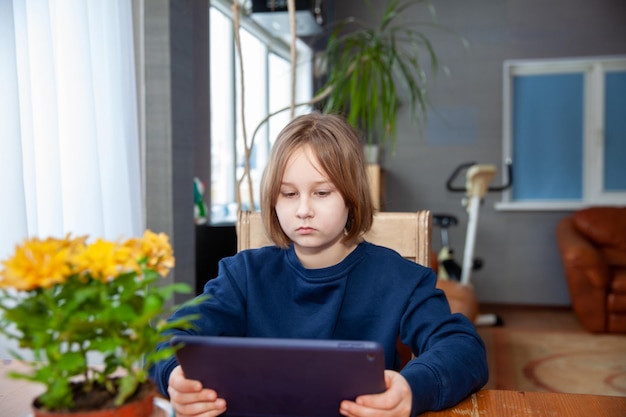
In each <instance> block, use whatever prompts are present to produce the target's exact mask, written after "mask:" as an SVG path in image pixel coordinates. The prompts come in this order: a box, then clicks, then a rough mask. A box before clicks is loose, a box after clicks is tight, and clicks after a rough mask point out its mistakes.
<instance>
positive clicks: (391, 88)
mask: <svg viewBox="0 0 626 417" xmlns="http://www.w3.org/2000/svg"><path fill="white" fill-rule="evenodd" d="M366 3H367V6H368V9H369V10H370V12H372V9H371V4H370V1H368V0H366ZM419 3H424V4H425V5H426V6H427V7H428V10H429V13H430V17H431V20H430V21H429V22H426V23H425V22H416V21H400V17H401V16H402V15H403V13H404V12H405V11H406V10H407V9H409V8H410V7H413V6H415V5H417V4H419ZM434 12H435V10H434V7H433V6H432V4H431V3H430V1H429V0H387V3H386V6H385V10H384V13H383V14H382V18H381V19H380V21H379V23H378V24H377V25H376V26H374V27H369V26H367V25H366V24H364V23H363V22H361V21H359V20H357V19H355V18H348V19H346V20H344V21H342V22H340V23H339V24H338V25H337V26H336V27H335V29H334V30H333V31H332V33H331V34H330V36H329V38H328V43H327V45H326V48H325V50H324V51H323V55H324V57H325V60H326V62H327V79H326V82H325V84H324V85H323V86H322V87H321V89H320V92H321V93H323V94H324V96H325V101H324V104H323V105H322V108H323V110H324V111H325V112H340V113H342V114H344V115H345V116H346V117H347V118H348V121H349V122H350V123H351V124H352V125H353V126H354V127H356V128H359V129H361V130H363V131H364V132H365V134H366V135H367V138H366V141H367V143H374V142H377V143H378V144H379V145H381V146H385V145H387V144H388V145H389V147H390V148H391V150H392V151H395V147H396V126H397V124H396V120H397V115H398V109H399V108H400V105H401V102H402V99H403V98H406V99H407V100H408V102H409V104H410V112H411V115H412V117H413V120H414V121H415V122H416V123H417V124H418V126H421V124H422V123H420V122H424V121H425V120H426V109H427V107H428V105H429V100H428V90H427V75H426V71H425V70H424V67H423V62H424V61H426V60H428V61H430V66H431V69H432V71H433V73H436V72H437V71H438V69H439V62H438V59H437V55H436V53H435V50H434V48H433V45H432V43H431V41H430V40H429V39H428V37H427V36H426V34H424V32H422V31H421V30H420V29H419V28H424V27H428V26H430V27H437V26H438V25H437V24H436V23H435V22H434V17H435V13H434ZM321 93H320V94H321Z"/></svg>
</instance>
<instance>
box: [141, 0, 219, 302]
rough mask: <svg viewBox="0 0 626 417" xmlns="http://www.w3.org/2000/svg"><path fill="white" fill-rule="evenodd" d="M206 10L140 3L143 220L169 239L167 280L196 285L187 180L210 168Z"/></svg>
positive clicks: (179, 3) (157, 1)
mask: <svg viewBox="0 0 626 417" xmlns="http://www.w3.org/2000/svg"><path fill="white" fill-rule="evenodd" d="M208 11H209V4H208V2H206V1H199V0H196V1H193V0H150V1H145V2H144V22H145V23H144V25H145V27H144V34H145V67H144V76H145V91H146V93H145V95H146V96H145V119H146V133H145V135H146V137H145V142H146V144H145V149H146V157H145V160H146V162H145V163H146V166H145V175H146V224H147V227H148V228H149V229H151V230H153V231H155V232H165V233H167V234H168V235H169V236H170V241H171V244H172V247H173V250H174V256H175V258H176V268H175V269H174V271H173V272H172V273H171V274H170V275H169V276H168V280H169V281H176V282H184V283H186V284H188V285H189V286H190V287H191V288H192V289H194V290H195V281H196V272H195V259H196V257H195V224H194V219H193V201H194V198H193V178H194V176H198V177H200V178H203V179H204V178H208V172H210V155H209V151H210V147H209V145H208V144H209V142H208V138H209V132H210V129H209V120H210V118H209V90H208V77H209V64H208V63H209V59H208V52H209V51H208V30H207V27H208V13H209V12H208ZM192 295H193V294H192ZM186 298H188V296H183V295H180V294H179V295H177V296H176V299H175V301H176V302H177V303H179V302H181V301H183V300H184V299H186Z"/></svg>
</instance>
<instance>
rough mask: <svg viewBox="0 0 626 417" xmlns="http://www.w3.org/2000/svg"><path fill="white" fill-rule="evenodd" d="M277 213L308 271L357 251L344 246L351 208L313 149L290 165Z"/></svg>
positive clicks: (297, 155) (299, 152)
mask: <svg viewBox="0 0 626 417" xmlns="http://www.w3.org/2000/svg"><path fill="white" fill-rule="evenodd" d="M275 209H276V214H277V216H278V221H279V222H280V226H281V228H282V229H283V231H284V232H285V234H286V235H287V236H289V238H290V239H291V240H292V241H293V242H294V247H295V250H296V254H297V255H298V258H299V259H300V261H301V262H302V264H303V265H304V266H305V267H307V268H323V267H327V266H331V265H335V264H337V263H338V262H340V261H341V260H342V259H343V258H344V257H345V256H346V255H347V254H348V253H349V252H350V251H351V250H352V249H353V248H354V245H353V246H351V247H347V246H346V245H345V244H343V243H342V242H341V238H342V237H343V236H344V228H345V226H346V221H347V219H348V207H346V203H345V201H344V199H343V197H342V196H341V194H340V193H339V191H337V189H336V188H335V186H334V185H333V183H332V182H330V180H329V179H328V177H327V176H326V174H325V173H324V172H323V171H322V168H321V167H320V165H319V162H318V160H317V158H316V157H315V155H314V154H313V152H312V150H311V148H310V147H309V146H305V147H303V148H301V149H299V150H297V151H296V152H294V154H293V155H291V157H290V158H289V160H288V161H287V166H286V168H285V172H284V174H283V178H282V182H281V186H280V193H279V194H278V198H277V201H276V207H275Z"/></svg>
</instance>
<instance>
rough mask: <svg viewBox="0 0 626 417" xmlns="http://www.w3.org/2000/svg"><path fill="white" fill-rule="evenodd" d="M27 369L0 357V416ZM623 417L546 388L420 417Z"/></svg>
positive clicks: (33, 390) (25, 409)
mask: <svg viewBox="0 0 626 417" xmlns="http://www.w3.org/2000/svg"><path fill="white" fill-rule="evenodd" d="M11 370H13V371H22V372H23V371H26V370H27V368H26V367H25V366H24V365H22V364H19V363H17V362H15V361H8V360H4V361H3V360H0V416H1V417H24V416H27V415H28V413H30V404H31V402H32V399H33V398H35V397H36V396H37V395H39V394H41V392H42V387H41V386H40V385H38V384H33V383H30V382H27V381H22V380H15V379H10V378H8V377H7V376H6V373H7V372H8V371H11ZM463 416H466V417H531V416H532V417H544V416H545V417H548V416H549V417H561V416H566V417H626V397H611V396H602V395H586V394H559V393H548V392H519V391H501V390H482V391H479V392H478V393H476V394H473V395H471V396H470V397H469V398H467V399H466V400H464V401H462V402H461V403H459V404H457V405H456V406H454V407H452V408H449V409H447V410H443V411H431V412H428V413H424V414H421V417H463Z"/></svg>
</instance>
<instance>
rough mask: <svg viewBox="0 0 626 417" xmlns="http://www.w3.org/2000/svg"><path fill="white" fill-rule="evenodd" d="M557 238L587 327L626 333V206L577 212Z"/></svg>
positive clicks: (576, 309)
mask: <svg viewBox="0 0 626 417" xmlns="http://www.w3.org/2000/svg"><path fill="white" fill-rule="evenodd" d="M556 237H557V242H558V245H559V250H560V253H561V260H562V262H563V268H564V271H565V276H566V278H567V284H568V287H569V292H570V297H571V300H572V306H573V308H574V312H575V313H576V315H577V317H578V319H579V320H580V322H581V324H582V325H583V327H584V328H585V329H586V330H588V331H590V332H594V333H626V207H591V208H587V209H583V210H579V211H576V212H574V213H573V214H572V215H571V216H568V217H565V218H564V219H562V220H561V221H560V222H559V224H558V226H557V229H556Z"/></svg>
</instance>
